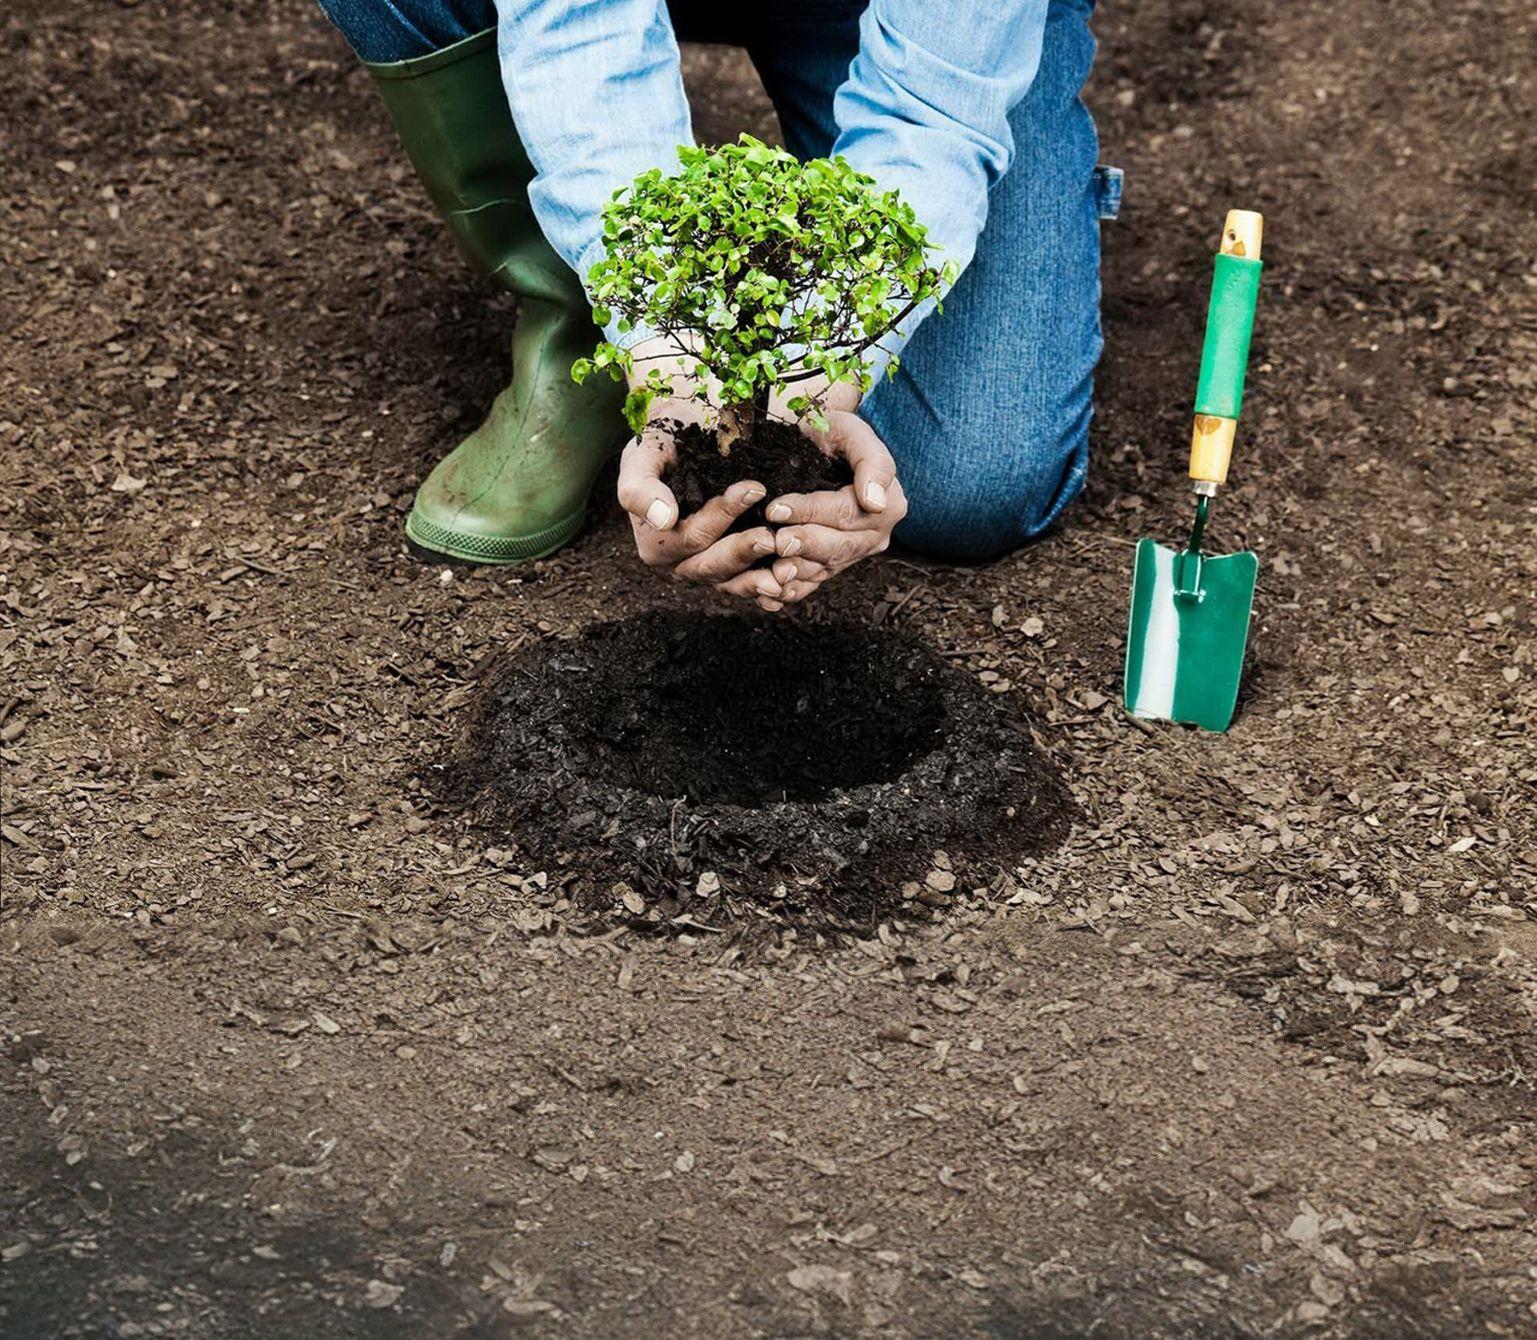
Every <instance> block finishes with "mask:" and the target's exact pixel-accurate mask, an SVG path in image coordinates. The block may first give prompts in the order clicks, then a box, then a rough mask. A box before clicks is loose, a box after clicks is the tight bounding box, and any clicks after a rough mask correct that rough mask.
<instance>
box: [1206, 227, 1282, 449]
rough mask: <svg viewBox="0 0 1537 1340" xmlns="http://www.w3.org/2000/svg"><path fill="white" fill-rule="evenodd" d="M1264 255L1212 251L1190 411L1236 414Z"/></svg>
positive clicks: (1226, 416) (1240, 402)
mask: <svg viewBox="0 0 1537 1340" xmlns="http://www.w3.org/2000/svg"><path fill="white" fill-rule="evenodd" d="M1264 268H1265V263H1264V261H1257V260H1253V259H1252V258H1250V257H1248V256H1227V255H1218V257H1217V264H1216V268H1215V269H1214V270H1213V272H1212V278H1211V304H1210V305H1209V306H1208V307H1207V309H1206V346H1205V348H1203V349H1202V350H1201V380H1200V381H1199V382H1198V383H1197V384H1196V390H1195V412H1196V413H1197V414H1215V415H1216V416H1217V417H1218V418H1219V419H1236V418H1237V417H1238V411H1239V410H1240V409H1241V408H1242V407H1243V378H1244V373H1245V371H1246V370H1247V369H1248V366H1249V337H1250V336H1251V335H1253V334H1254V305H1255V303H1256V301H1257V300H1258V299H1259V276H1260V271H1261V270H1263V269H1264Z"/></svg>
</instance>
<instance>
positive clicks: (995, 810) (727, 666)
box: [437, 612, 1073, 926]
mask: <svg viewBox="0 0 1537 1340" xmlns="http://www.w3.org/2000/svg"><path fill="white" fill-rule="evenodd" d="M437 775H438V776H439V778H440V783H441V784H440V786H439V788H438V790H439V795H440V796H441V797H442V798H443V800H444V801H445V802H446V803H447V804H449V805H450V806H451V807H453V808H457V809H460V810H461V811H463V812H465V813H466V814H467V815H468V817H469V818H470V821H471V822H472V823H474V824H475V825H476V826H478V827H480V828H481V829H482V830H483V831H487V832H489V833H491V834H494V835H495V836H494V839H493V840H494V841H495V842H496V843H497V845H507V844H508V843H509V842H510V843H512V844H513V845H515V846H517V847H518V848H520V849H522V850H523V851H525V852H527V853H528V854H529V857H530V859H531V860H533V861H535V862H537V863H538V865H539V868H546V869H549V870H550V871H559V872H560V876H559V886H560V888H561V891H562V893H561V896H563V897H570V898H572V899H573V900H575V901H577V902H579V903H580V904H582V905H584V906H586V907H588V908H591V909H592V910H593V911H595V912H599V913H607V914H610V915H618V916H625V917H637V916H638V917H640V918H641V920H643V921H650V922H662V923H665V922H669V921H671V919H673V918H674V917H677V918H680V919H681V920H683V921H685V922H686V923H688V924H698V923H699V922H700V921H707V922H709V923H711V924H720V923H721V922H724V921H726V920H729V919H731V917H732V916H733V912H732V908H734V907H738V906H740V901H739V900H742V899H750V900H752V901H753V902H754V903H755V904H756V905H757V907H758V908H759V910H760V911H766V912H767V913H768V914H769V915H772V916H776V917H788V918H791V919H796V920H798V919H800V918H802V917H805V918H807V919H808V920H815V921H817V922H818V923H819V924H828V923H836V924H839V925H849V924H853V923H859V924H862V925H865V926H869V925H871V924H873V921H874V919H876V918H878V917H879V916H881V915H885V914H887V913H889V912H891V911H892V910H894V909H898V908H900V909H909V910H910V909H911V908H913V907H914V906H916V903H915V901H914V900H916V899H917V897H918V893H920V892H923V891H924V890H925V889H933V886H938V885H942V884H945V883H946V881H945V880H940V879H934V880H930V881H929V883H928V884H919V883H914V882H913V881H914V880H924V879H925V878H926V876H927V875H928V874H931V873H933V872H934V871H936V870H937V871H938V872H939V873H940V874H942V875H944V876H947V877H951V878H950V879H949V881H948V882H949V885H950V886H952V887H955V888H971V887H975V886H976V885H978V884H986V883H988V882H990V881H992V880H994V879H995V877H997V876H998V875H999V874H1000V872H1007V870H1008V868H1009V867H1010V866H1011V865H1014V864H1016V863H1017V862H1018V861H1019V860H1020V858H1022V857H1023V856H1025V855H1027V854H1030V853H1034V852H1039V851H1041V850H1043V849H1044V848H1046V847H1049V846H1052V845H1054V844H1055V843H1057V842H1060V841H1061V840H1062V839H1063V837H1065V836H1066V833H1067V829H1068V826H1069V824H1070V823H1071V818H1072V814H1073V805H1072V801H1071V798H1070V797H1069V795H1068V793H1067V791H1066V788H1065V787H1064V786H1063V785H1062V782H1061V780H1060V779H1059V778H1058V776H1057V774H1056V771H1055V769H1054V768H1053V767H1052V765H1051V762H1050V760H1049V759H1047V758H1046V757H1045V756H1044V755H1043V754H1042V752H1041V751H1040V750H1039V749H1038V748H1037V747H1036V744H1035V742H1034V739H1033V738H1032V734H1031V728H1030V723H1029V721H1028V720H1027V719H1026V718H1025V716H1024V715H1023V712H1022V710H1021V707H1020V704H1019V702H1018V701H1017V700H1016V699H1014V698H1013V696H1012V695H1007V694H1003V695H1000V694H995V693H990V692H988V691H987V689H986V688H985V687H984V686H983V685H981V684H980V683H978V681H977V679H976V678H975V677H974V676H973V675H970V674H967V673H965V672H964V671H962V670H959V669H957V668H956V667H954V666H952V665H950V664H948V663H947V662H946V661H945V660H944V659H943V658H942V657H940V656H937V655H935V654H934V652H932V651H931V650H929V649H928V648H927V647H925V646H924V645H923V644H922V643H921V642H918V641H916V640H915V639H913V638H911V637H908V636H906V635H904V634H902V633H896V632H890V631H887V630H884V629H876V628H867V627H861V626H858V625H842V626H840V625H829V624H808V623H805V622H802V621H799V620H797V621H795V622H791V621H788V620H773V619H752V618H742V617H740V616H738V617H730V618H724V617H718V616H701V615H697V614H685V613H677V612H651V613H646V614H642V615H638V616H636V617H635V618H632V619H626V620H623V621H622V622H619V623H610V624H599V625H596V626H594V627H592V628H589V629H587V630H586V631H585V632H583V633H582V635H581V636H579V637H576V638H573V639H571V640H570V641H560V642H556V641H548V642H542V643H539V644H537V645H534V646H531V647H526V648H524V649H523V650H521V651H519V652H518V653H517V654H516V655H514V656H512V657H509V658H508V659H507V660H506V661H504V662H502V663H501V664H500V665H499V666H498V667H497V669H496V670H495V671H494V672H493V673H492V675H491V676H490V678H489V679H488V680H487V681H486V684H485V686H484V688H483V690H482V693H481V697H480V706H479V711H478V712H477V713H476V714H475V716H474V717H473V719H472V720H471V722H470V723H469V729H468V732H467V735H466V738H465V741H464V747H463V748H462V749H461V751H460V752H459V754H458V755H457V756H456V757H455V759H454V760H453V762H452V764H451V766H449V767H448V768H445V769H443V771H442V772H441V773H439V774H437ZM936 862H937V863H938V864H936ZM934 892H935V896H937V897H938V900H939V903H943V902H944V901H945V900H946V899H945V894H946V892H947V890H946V889H945V888H938V889H936V890H934ZM637 898H639V902H637V901H636V900H637ZM925 898H926V899H927V900H928V901H926V903H925V905H926V906H930V907H932V906H935V905H937V904H936V903H935V902H934V901H933V899H932V898H930V897H929V895H928V894H925ZM637 907H639V908H641V910H640V911H639V912H637V911H636V908H637Z"/></svg>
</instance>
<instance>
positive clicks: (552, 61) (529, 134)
mask: <svg viewBox="0 0 1537 1340" xmlns="http://www.w3.org/2000/svg"><path fill="white" fill-rule="evenodd" d="M496 7H497V17H498V22H497V52H498V56H499V58H500V60H501V67H502V83H503V85H504V86H505V87H506V90H507V102H508V105H509V106H510V108H511V109H512V119H513V123H514V124H515V125H516V126H517V128H518V134H519V136H520V137H521V138H522V140H523V147H524V149H525V150H526V151H527V153H528V156H529V160H530V161H531V162H532V163H533V165H534V172H535V176H534V180H533V184H532V185H531V186H530V187H529V191H528V196H529V202H530V204H532V206H533V210H534V215H535V217H536V218H537V219H538V220H539V226H540V227H541V228H542V229H543V230H544V235H545V237H546V238H548V239H549V242H550V245H551V246H553V247H554V248H555V250H556V251H557V252H559V253H560V255H561V257H562V258H563V259H564V260H565V261H566V263H567V264H568V265H570V266H571V268H572V269H573V270H575V271H576V272H577V274H578V275H579V276H580V277H581V278H582V280H583V281H584V282H585V280H586V278H587V273H588V271H589V270H591V269H592V267H593V265H594V264H596V263H597V261H599V260H600V259H601V258H602V256H603V220H602V215H603V207H604V206H605V205H607V204H608V202H609V199H610V198H611V197H612V195H613V193H614V192H615V191H617V190H618V189H619V188H620V187H622V186H628V185H629V184H630V183H631V182H632V181H634V180H635V178H636V177H638V176H639V175H640V174H641V173H642V172H646V171H648V170H650V169H651V168H654V167H660V168H662V169H663V170H664V171H667V170H671V169H672V168H674V167H675V166H676V165H677V150H678V146H679V145H686V144H692V143H693V129H692V126H691V125H690V122H689V112H688V100H687V98H686V97H685V96H684V92H683V75H682V71H681V68H680V65H679V60H678V43H677V39H676V38H675V37H674V35H673V29H672V22H671V20H670V19H669V18H668V15H667V7H666V4H665V3H664V0H497V6H496ZM611 333H612V332H611Z"/></svg>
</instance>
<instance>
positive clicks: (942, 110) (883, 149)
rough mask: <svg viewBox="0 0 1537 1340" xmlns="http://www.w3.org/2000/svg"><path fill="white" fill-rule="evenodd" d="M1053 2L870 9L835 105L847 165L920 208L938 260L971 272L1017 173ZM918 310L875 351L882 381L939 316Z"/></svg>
mask: <svg viewBox="0 0 1537 1340" xmlns="http://www.w3.org/2000/svg"><path fill="white" fill-rule="evenodd" d="M1046 9H1047V0H967V2H966V3H952V4H944V3H941V2H940V0H871V4H870V6H869V8H867V9H866V10H865V12H864V16H863V17H862V18H861V20H860V28H859V54H858V55H857V56H856V57H855V58H854V61H853V63H852V64H851V65H850V67H849V77H848V79H847V80H846V81H845V82H844V84H843V86H842V87H841V88H839V90H838V93H837V96H836V98H835V99H834V103H833V115H834V118H835V119H836V121H837V125H838V139H837V142H836V144H835V145H834V146H833V153H834V154H842V155H843V156H844V157H845V158H847V159H848V160H849V162H850V163H851V164H853V165H854V166H855V167H856V168H858V169H859V170H860V171H861V172H864V173H867V174H868V175H870V176H871V177H873V178H875V181H876V183H877V184H878V185H879V186H880V187H881V188H882V189H884V190H897V191H900V192H901V194H902V199H903V200H904V201H906V202H907V203H908V204H909V205H911V206H912V207H913V210H914V212H915V213H916V214H917V216H918V221H919V222H920V223H921V224H923V225H924V226H925V227H926V228H927V229H928V233H929V240H930V241H932V242H934V243H936V244H937V245H938V246H939V247H941V248H942V250H941V251H939V252H937V253H936V259H938V260H942V261H954V262H955V264H956V265H957V266H958V267H959V268H961V269H963V270H964V269H965V268H966V266H967V265H968V264H969V263H970V262H971V258H972V256H973V255H974V254H975V252H976V249H977V238H978V237H979V236H980V235H981V232H982V227H983V225H984V224H985V223H986V222H987V197H988V192H989V191H991V190H992V188H993V187H994V185H996V184H997V182H998V180H999V178H1001V177H1002V176H1003V174H1004V173H1005V172H1007V171H1008V169H1009V164H1010V163H1011V162H1012V161H1013V158H1014V149H1015V146H1014V136H1013V134H1012V133H1011V132H1010V129H1009V113H1010V112H1011V111H1012V110H1013V109H1014V107H1015V106H1016V105H1018V103H1019V102H1020V100H1021V99H1022V98H1023V97H1024V96H1025V94H1026V92H1028V91H1029V88H1030V85H1031V83H1032V82H1033V81H1034V79H1035V75H1036V71H1037V70H1038V69H1039V68H1040V63H1041V48H1042V44H1043V40H1044V37H1045V29H1046ZM933 307H934V303H933V301H932V300H931V301H930V302H928V303H925V304H924V305H923V306H921V307H919V308H918V309H917V310H916V311H914V312H913V313H912V315H911V316H909V317H908V318H907V320H906V321H904V322H903V323H902V326H901V328H900V329H898V330H896V331H893V332H892V333H891V334H890V335H888V336H886V337H885V339H883V340H882V341H881V346H882V347H881V348H878V349H876V350H874V351H873V353H874V355H875V357H874V361H873V366H872V371H873V372H875V373H876V374H877V375H878V374H879V373H880V371H881V370H882V369H883V367H884V365H885V363H886V362H887V361H888V360H889V355H890V354H892V353H896V352H898V351H900V349H901V347H902V345H903V344H905V343H906V342H907V340H908V338H909V337H910V336H911V335H912V332H913V330H914V329H915V328H916V327H917V325H918V323H919V322H920V321H922V320H923V318H924V317H925V316H927V315H928V313H929V312H930V311H932V310H933Z"/></svg>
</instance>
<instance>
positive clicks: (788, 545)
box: [780, 535, 801, 558]
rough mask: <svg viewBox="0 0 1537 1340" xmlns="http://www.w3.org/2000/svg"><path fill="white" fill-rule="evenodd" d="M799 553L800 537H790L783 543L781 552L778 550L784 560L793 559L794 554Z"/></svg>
mask: <svg viewBox="0 0 1537 1340" xmlns="http://www.w3.org/2000/svg"><path fill="white" fill-rule="evenodd" d="M800 551H801V542H800V537H799V536H797V535H792V536H790V538H789V539H788V540H786V541H785V547H784V548H783V549H782V550H780V552H781V553H782V554H783V555H784V556H785V557H786V558H794V557H795V556H796V554H798V553H800Z"/></svg>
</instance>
